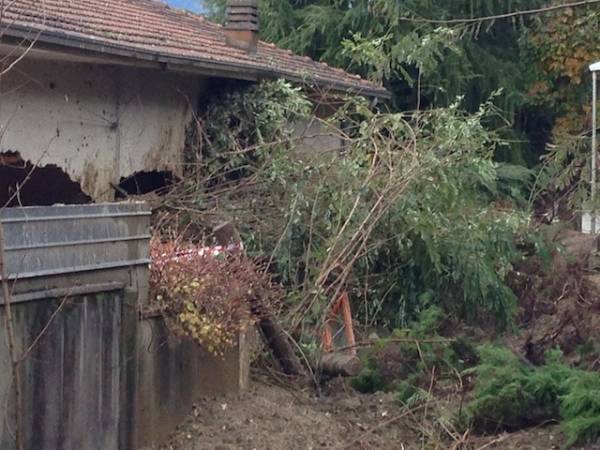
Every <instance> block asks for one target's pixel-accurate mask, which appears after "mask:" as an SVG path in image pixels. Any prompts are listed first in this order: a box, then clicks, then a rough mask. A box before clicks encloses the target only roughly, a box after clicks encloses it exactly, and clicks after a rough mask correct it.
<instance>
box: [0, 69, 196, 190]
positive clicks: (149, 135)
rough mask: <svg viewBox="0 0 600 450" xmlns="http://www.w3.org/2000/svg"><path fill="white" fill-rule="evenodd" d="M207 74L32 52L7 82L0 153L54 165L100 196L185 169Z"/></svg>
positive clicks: (0, 106)
mask: <svg viewBox="0 0 600 450" xmlns="http://www.w3.org/2000/svg"><path fill="white" fill-rule="evenodd" d="M205 80H206V79H205V78H203V77H199V76H196V75H186V74H178V73H173V72H166V71H160V70H156V69H142V68H134V67H128V66H116V65H110V64H102V63H94V62H74V61H59V60H50V59H46V58H39V59H38V58H35V57H28V58H27V59H25V60H24V61H22V62H20V63H19V64H18V65H17V66H16V67H15V68H14V69H13V70H11V71H10V72H9V73H8V74H7V75H5V76H3V77H2V83H1V84H0V152H18V154H19V155H20V157H21V158H22V159H23V160H25V161H30V162H31V163H32V164H34V165H38V166H45V165H48V164H53V165H56V166H58V167H60V168H61V169H62V170H64V171H65V172H66V173H67V174H68V175H69V177H70V178H71V179H72V180H73V181H76V182H78V183H79V184H80V185H81V187H82V190H83V191H84V192H85V193H86V194H87V195H89V196H90V197H91V198H92V199H93V200H94V201H107V200H113V199H114V187H113V186H115V185H118V183H119V180H120V179H121V178H122V177H128V176H130V175H132V174H134V173H136V172H139V171H143V170H146V171H151V170H168V171H171V172H173V173H174V174H176V175H177V174H179V172H180V170H181V162H182V151H183V148H184V144H185V133H186V128H187V126H188V125H189V124H190V123H191V121H192V120H193V114H192V113H193V108H194V107H196V104H197V99H198V96H199V93H200V92H201V90H202V87H203V85H204V83H205Z"/></svg>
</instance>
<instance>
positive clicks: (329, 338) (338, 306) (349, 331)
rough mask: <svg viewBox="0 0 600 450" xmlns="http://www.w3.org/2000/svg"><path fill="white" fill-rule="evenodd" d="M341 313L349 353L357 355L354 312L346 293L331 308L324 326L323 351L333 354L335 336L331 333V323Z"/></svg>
mask: <svg viewBox="0 0 600 450" xmlns="http://www.w3.org/2000/svg"><path fill="white" fill-rule="evenodd" d="M340 313H341V316H342V320H343V323H344V334H345V335H346V344H347V347H348V352H349V353H350V354H351V355H356V347H355V345H356V339H355V337H354V327H353V326H352V310H351V309H350V299H349V298H348V292H346V291H344V292H342V294H341V295H340V296H339V297H338V299H337V300H336V301H335V302H334V303H333V305H332V306H331V311H329V314H328V315H327V319H326V320H325V324H324V325H323V335H322V341H323V350H324V351H325V352H333V351H334V346H333V334H332V332H331V322H333V321H334V320H335V317H336V316H337V315H339V314H340Z"/></svg>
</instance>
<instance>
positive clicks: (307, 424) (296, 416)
mask: <svg viewBox="0 0 600 450" xmlns="http://www.w3.org/2000/svg"><path fill="white" fill-rule="evenodd" d="M269 383H272V380H255V381H254V382H253V386H252V388H251V390H250V391H249V392H247V393H245V394H243V395H241V396H223V397H219V398H205V399H201V400H199V401H198V402H197V404H196V406H195V408H194V410H193V411H192V414H191V415H190V417H189V419H188V420H187V421H186V422H185V423H184V424H182V425H181V427H180V429H179V431H178V432H177V433H176V434H175V435H174V436H173V438H172V440H171V442H169V443H168V444H166V445H164V446H163V447H161V450H200V449H202V450H209V449H215V450H217V449H219V450H233V449H235V450H238V449H240V450H242V449H243V450H246V449H248V450H252V449H261V450H267V449H272V450H280V449H290V450H296V449H297V450H300V449H302V450H305V449H310V448H336V449H343V448H348V449H384V448H398V449H400V448H406V449H409V448H417V447H415V446H413V445H412V443H413V442H418V437H417V435H416V433H415V432H414V431H413V430H412V429H411V428H409V427H407V426H406V425H403V424H402V423H400V422H399V421H394V420H393V419H394V418H395V417H397V416H399V415H401V414H402V410H401V408H402V407H401V405H400V404H399V403H398V402H396V401H395V399H394V396H393V395H392V394H385V393H377V394H373V395H368V396H367V395H361V394H358V393H357V392H354V391H352V389H350V388H340V389H334V390H333V391H330V392H328V393H327V395H325V396H323V397H321V398H319V397H316V396H315V395H314V391H313V390H309V389H306V390H297V388H295V387H292V386H290V387H289V388H283V387H280V386H274V385H269ZM390 419H392V420H390ZM386 422H389V423H387V425H386Z"/></svg>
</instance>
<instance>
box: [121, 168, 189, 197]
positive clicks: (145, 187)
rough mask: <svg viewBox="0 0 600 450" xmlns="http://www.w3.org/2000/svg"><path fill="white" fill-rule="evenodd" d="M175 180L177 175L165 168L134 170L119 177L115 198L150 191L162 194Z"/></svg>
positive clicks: (148, 192)
mask: <svg viewBox="0 0 600 450" xmlns="http://www.w3.org/2000/svg"><path fill="white" fill-rule="evenodd" d="M176 181H177V177H175V176H174V175H173V173H172V172H169V171H167V170H151V171H142V172H136V173H134V174H133V175H131V176H128V177H124V178H121V181H120V182H119V185H118V186H117V187H116V188H115V191H116V192H115V199H117V200H119V199H124V198H127V197H129V196H132V195H144V194H150V193H154V194H157V195H164V194H166V193H167V192H168V191H169V188H170V187H171V186H172V185H173V183H175V182H176Z"/></svg>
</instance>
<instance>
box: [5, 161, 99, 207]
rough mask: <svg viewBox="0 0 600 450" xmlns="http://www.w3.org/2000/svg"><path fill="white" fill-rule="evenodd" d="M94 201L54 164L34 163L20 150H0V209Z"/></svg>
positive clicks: (78, 203)
mask: <svg viewBox="0 0 600 450" xmlns="http://www.w3.org/2000/svg"><path fill="white" fill-rule="evenodd" d="M85 203H93V202H92V199H91V197H89V196H88V195H86V194H85V193H84V192H83V191H82V190H81V186H80V185H79V183H77V182H75V181H73V180H71V178H70V177H69V175H68V174H67V173H66V172H64V171H63V170H62V169H61V168H60V167H58V166H57V165H55V164H48V165H44V166H36V165H34V164H32V163H31V162H30V161H24V160H23V158H22V157H21V155H20V154H19V152H13V151H6V152H0V208H2V207H19V206H51V205H55V204H63V205H81V204H85Z"/></svg>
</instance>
